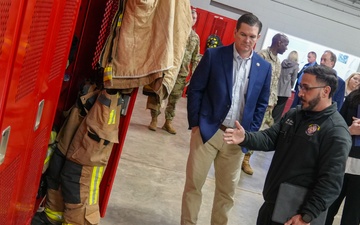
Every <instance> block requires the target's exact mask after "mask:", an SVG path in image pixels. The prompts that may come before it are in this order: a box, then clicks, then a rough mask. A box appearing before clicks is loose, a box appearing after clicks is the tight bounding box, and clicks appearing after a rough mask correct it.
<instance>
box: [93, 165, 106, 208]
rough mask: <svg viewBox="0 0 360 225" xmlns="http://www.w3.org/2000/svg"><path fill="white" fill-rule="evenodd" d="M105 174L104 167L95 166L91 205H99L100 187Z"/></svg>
mask: <svg viewBox="0 0 360 225" xmlns="http://www.w3.org/2000/svg"><path fill="white" fill-rule="evenodd" d="M103 172H104V167H103V166H95V167H94V168H93V172H92V175H91V182H90V194H89V205H94V204H97V203H98V197H99V189H100V188H99V187H100V182H101V179H102V175H103Z"/></svg>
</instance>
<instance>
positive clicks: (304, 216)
mask: <svg viewBox="0 0 360 225" xmlns="http://www.w3.org/2000/svg"><path fill="white" fill-rule="evenodd" d="M301 219H302V220H303V221H304V222H305V223H310V222H311V221H312V217H311V216H310V215H309V214H306V213H303V214H302V215H301Z"/></svg>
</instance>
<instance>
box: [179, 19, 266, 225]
mask: <svg viewBox="0 0 360 225" xmlns="http://www.w3.org/2000/svg"><path fill="white" fill-rule="evenodd" d="M261 28H262V24H261V22H260V20H259V19H258V18H257V17H256V16H255V15H253V14H244V15H242V16H241V17H240V18H239V19H238V21H237V25H236V29H235V33H234V38H235V42H234V43H233V44H232V45H229V46H223V47H218V48H209V49H207V50H206V52H205V54H204V56H203V58H202V59H201V61H200V63H199V65H198V67H197V68H196V70H195V72H194V74H193V76H192V78H191V81H190V85H189V87H188V105H187V110H188V121H189V128H190V129H191V139H190V153H189V157H188V161H187V167H186V182H185V188H184V193H183V201H182V211H181V224H182V225H187V224H196V222H197V218H198V213H199V210H200V205H201V195H202V194H201V189H202V186H203V185H204V182H205V180H206V177H207V174H208V171H209V169H210V166H211V164H212V163H213V162H214V168H215V183H216V188H215V195H214V202H213V209H212V216H211V224H212V225H217V224H218V225H226V224H227V222H228V214H229V212H230V210H231V208H232V207H233V205H234V200H233V199H234V194H235V189H236V187H237V184H238V181H239V178H240V172H241V162H242V159H243V157H244V154H243V152H242V150H243V151H244V152H246V151H247V150H246V149H244V148H243V149H241V147H240V146H238V145H229V144H226V143H225V142H224V141H223V137H222V136H223V132H224V130H225V129H226V128H227V127H234V125H235V120H237V119H239V120H240V121H241V124H242V126H244V128H245V129H246V130H248V131H257V130H258V129H259V128H260V125H261V122H262V120H263V117H264V113H265V110H266V107H267V106H268V100H269V95H270V81H271V65H270V64H269V63H268V62H266V61H265V60H264V59H263V58H261V57H260V56H259V55H257V54H256V53H255V52H254V51H253V48H254V46H255V44H256V42H257V40H258V38H259V37H260V31H261Z"/></svg>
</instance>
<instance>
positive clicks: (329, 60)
mask: <svg viewBox="0 0 360 225" xmlns="http://www.w3.org/2000/svg"><path fill="white" fill-rule="evenodd" d="M335 64H336V55H335V53H333V52H332V51H330V50H326V51H325V52H324V53H323V54H322V56H321V59H320V65H321V66H326V67H329V68H331V69H333V68H334V67H335ZM337 78H338V88H337V89H336V92H335V93H334V95H333V96H332V100H333V101H334V102H336V104H337V110H338V111H340V109H341V106H342V104H343V102H344V99H345V81H344V80H343V79H342V78H341V77H339V76H337ZM299 84H300V82H299ZM300 104H301V101H300V98H299V96H298V92H296V93H295V95H294V100H293V103H292V105H291V108H295V107H296V106H297V105H300Z"/></svg>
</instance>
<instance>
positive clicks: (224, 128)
mask: <svg viewBox="0 0 360 225" xmlns="http://www.w3.org/2000/svg"><path fill="white" fill-rule="evenodd" d="M226 128H230V127H227V126H224V125H222V124H221V125H220V127H219V129H220V130H222V131H224V132H225V130H226Z"/></svg>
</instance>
